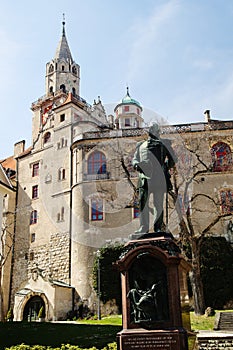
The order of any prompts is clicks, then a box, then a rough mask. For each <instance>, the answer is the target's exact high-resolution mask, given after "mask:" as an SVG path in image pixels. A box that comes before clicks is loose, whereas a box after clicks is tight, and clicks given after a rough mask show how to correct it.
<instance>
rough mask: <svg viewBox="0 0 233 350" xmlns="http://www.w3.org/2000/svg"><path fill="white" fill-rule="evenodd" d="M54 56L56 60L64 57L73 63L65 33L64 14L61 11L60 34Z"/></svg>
mask: <svg viewBox="0 0 233 350" xmlns="http://www.w3.org/2000/svg"><path fill="white" fill-rule="evenodd" d="M55 58H56V59H58V60H61V59H64V60H65V61H67V62H71V63H73V58H72V55H71V52H70V48H69V45H68V42H67V39H66V33H65V14H64V13H63V21H62V36H61V39H60V41H59V43H58V46H57V50H56V53H55Z"/></svg>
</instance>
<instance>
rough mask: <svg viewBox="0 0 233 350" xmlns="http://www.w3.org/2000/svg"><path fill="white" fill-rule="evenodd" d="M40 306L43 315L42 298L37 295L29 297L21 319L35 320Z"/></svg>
mask: <svg viewBox="0 0 233 350" xmlns="http://www.w3.org/2000/svg"><path fill="white" fill-rule="evenodd" d="M41 307H43V313H44V315H45V303H44V300H43V299H42V298H41V297H40V296H38V295H35V296H33V297H31V298H30V299H29V300H28V301H27V303H26V305H25V307H24V310H23V320H24V321H29V322H31V321H36V320H37V319H38V313H39V310H40V308H41ZM44 315H43V316H44Z"/></svg>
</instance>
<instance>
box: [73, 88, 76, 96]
mask: <svg viewBox="0 0 233 350" xmlns="http://www.w3.org/2000/svg"><path fill="white" fill-rule="evenodd" d="M72 94H73V95H74V96H75V95H76V90H75V88H74V87H73V88H72Z"/></svg>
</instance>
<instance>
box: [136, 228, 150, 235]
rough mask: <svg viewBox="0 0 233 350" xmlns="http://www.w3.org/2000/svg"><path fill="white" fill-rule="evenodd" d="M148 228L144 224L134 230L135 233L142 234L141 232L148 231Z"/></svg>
mask: <svg viewBox="0 0 233 350" xmlns="http://www.w3.org/2000/svg"><path fill="white" fill-rule="evenodd" d="M148 232H149V228H148V227H146V226H140V227H139V229H138V230H137V231H135V233H136V234H143V233H148Z"/></svg>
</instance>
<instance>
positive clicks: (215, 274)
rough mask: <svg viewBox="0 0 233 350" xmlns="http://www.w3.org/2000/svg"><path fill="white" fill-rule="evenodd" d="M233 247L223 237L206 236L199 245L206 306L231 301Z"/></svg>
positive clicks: (232, 298)
mask: <svg viewBox="0 0 233 350" xmlns="http://www.w3.org/2000/svg"><path fill="white" fill-rule="evenodd" d="M232 271H233V249H232V246H231V244H230V243H229V242H227V241H226V239H225V238H224V237H206V238H205V239H204V241H203V243H202V246H201V278H202V281H203V287H204V296H205V302H206V306H211V307H213V308H215V309H222V308H223V307H224V305H226V303H227V302H230V301H232V302H233V273H232Z"/></svg>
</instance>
